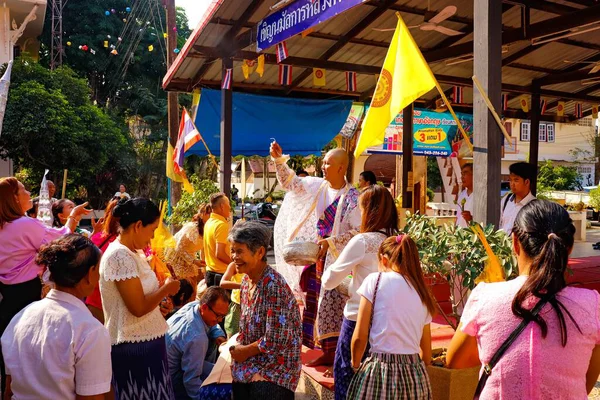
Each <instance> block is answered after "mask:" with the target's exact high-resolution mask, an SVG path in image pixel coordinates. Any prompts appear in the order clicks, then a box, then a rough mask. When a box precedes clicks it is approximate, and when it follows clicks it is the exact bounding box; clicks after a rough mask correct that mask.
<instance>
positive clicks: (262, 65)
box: [256, 54, 265, 78]
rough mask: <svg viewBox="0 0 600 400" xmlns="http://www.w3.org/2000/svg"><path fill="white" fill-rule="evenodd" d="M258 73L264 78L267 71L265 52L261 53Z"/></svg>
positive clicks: (257, 68)
mask: <svg viewBox="0 0 600 400" xmlns="http://www.w3.org/2000/svg"><path fill="white" fill-rule="evenodd" d="M256 73H257V74H258V76H260V77H261V78H262V76H263V74H264V73H265V55H264V54H261V55H260V56H258V65H257V66H256Z"/></svg>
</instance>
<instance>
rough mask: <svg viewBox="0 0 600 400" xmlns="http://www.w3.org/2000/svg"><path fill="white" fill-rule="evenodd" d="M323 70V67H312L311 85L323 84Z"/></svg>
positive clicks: (324, 82)
mask: <svg viewBox="0 0 600 400" xmlns="http://www.w3.org/2000/svg"><path fill="white" fill-rule="evenodd" d="M325 84H326V81H325V70H324V69H323V68H313V85H314V86H325Z"/></svg>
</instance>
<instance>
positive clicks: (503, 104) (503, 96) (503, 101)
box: [502, 94, 508, 111]
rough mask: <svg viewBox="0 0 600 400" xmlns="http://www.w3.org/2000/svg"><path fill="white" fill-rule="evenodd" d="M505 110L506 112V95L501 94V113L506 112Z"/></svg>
mask: <svg viewBox="0 0 600 400" xmlns="http://www.w3.org/2000/svg"><path fill="white" fill-rule="evenodd" d="M506 110H508V95H507V94H503V95H502V111H506Z"/></svg>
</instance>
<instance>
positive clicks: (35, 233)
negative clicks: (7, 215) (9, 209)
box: [0, 217, 71, 285]
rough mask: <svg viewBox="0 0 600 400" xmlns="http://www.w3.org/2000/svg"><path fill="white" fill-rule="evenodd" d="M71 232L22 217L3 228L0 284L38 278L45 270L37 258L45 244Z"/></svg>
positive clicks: (0, 237)
mask: <svg viewBox="0 0 600 400" xmlns="http://www.w3.org/2000/svg"><path fill="white" fill-rule="evenodd" d="M67 233H71V230H70V229H69V228H67V227H63V228H60V229H57V228H48V227H47V226H45V225H44V224H42V222H41V221H38V220H37V219H33V218H29V217H21V218H19V219H16V220H14V221H12V222H9V223H6V224H4V227H3V228H1V229H0V243H2V245H0V282H2V283H4V284H6V285H15V284H17V283H23V282H27V281H30V280H32V279H34V278H35V277H36V276H38V274H39V273H40V271H41V270H42V267H40V266H39V265H37V264H36V263H35V257H36V255H37V252H38V250H39V249H40V247H42V245H44V244H46V243H49V242H51V241H53V240H54V239H57V238H59V237H61V236H62V235H65V234H67Z"/></svg>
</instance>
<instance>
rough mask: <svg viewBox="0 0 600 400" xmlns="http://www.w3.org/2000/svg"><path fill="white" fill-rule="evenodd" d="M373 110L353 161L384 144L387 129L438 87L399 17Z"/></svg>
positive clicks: (364, 126) (364, 125)
mask: <svg viewBox="0 0 600 400" xmlns="http://www.w3.org/2000/svg"><path fill="white" fill-rule="evenodd" d="M396 15H397V16H398V25H397V26H396V31H395V32H394V36H393V37H392V42H391V43H390V48H389V49H388V52H387V55H386V56H385V61H384V62H383V68H382V69H381V74H380V75H379V79H378V80H377V86H376V88H375V94H374V95H373V99H372V100H371V107H369V110H368V111H367V115H366V116H365V120H364V123H363V128H362V132H361V134H360V137H359V138H358V143H357V145H356V150H355V151H354V157H358V156H360V155H361V154H362V152H363V151H365V149H366V148H367V147H369V146H376V145H378V144H382V143H383V138H384V135H385V128H387V127H388V125H389V124H390V122H392V120H393V119H394V118H396V116H397V115H398V113H400V111H402V109H404V108H405V107H406V106H408V105H409V104H410V103H412V102H413V101H415V100H416V99H418V98H419V97H421V96H423V95H424V94H425V93H427V92H429V91H430V90H431V89H432V88H434V87H435V84H436V81H435V78H434V77H433V73H432V72H431V70H430V69H429V65H427V62H426V61H425V59H424V58H423V54H421V51H420V50H419V47H418V46H417V44H416V43H415V40H414V39H413V37H412V36H411V34H410V32H409V31H408V28H407V27H406V25H405V24H404V21H403V20H402V17H401V16H400V14H399V13H396Z"/></svg>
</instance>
